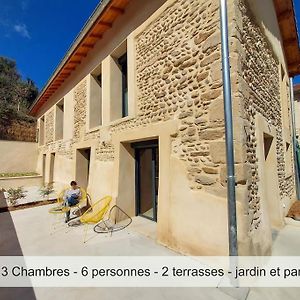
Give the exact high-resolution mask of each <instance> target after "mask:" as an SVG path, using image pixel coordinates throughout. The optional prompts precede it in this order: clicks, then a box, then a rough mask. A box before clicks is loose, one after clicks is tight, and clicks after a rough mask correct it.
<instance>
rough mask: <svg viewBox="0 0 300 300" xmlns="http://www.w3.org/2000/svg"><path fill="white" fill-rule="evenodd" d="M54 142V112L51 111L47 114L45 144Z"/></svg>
mask: <svg viewBox="0 0 300 300" xmlns="http://www.w3.org/2000/svg"><path fill="white" fill-rule="evenodd" d="M53 141H54V110H53V109H51V110H50V111H49V112H48V113H47V114H46V120H45V143H46V144H49V143H52V142H53Z"/></svg>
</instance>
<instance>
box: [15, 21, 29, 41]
mask: <svg viewBox="0 0 300 300" xmlns="http://www.w3.org/2000/svg"><path fill="white" fill-rule="evenodd" d="M14 30H15V31H16V32H18V33H19V34H20V35H21V36H22V37H24V38H27V39H30V38H31V37H30V34H29V32H28V30H27V26H26V25H25V24H16V25H14Z"/></svg>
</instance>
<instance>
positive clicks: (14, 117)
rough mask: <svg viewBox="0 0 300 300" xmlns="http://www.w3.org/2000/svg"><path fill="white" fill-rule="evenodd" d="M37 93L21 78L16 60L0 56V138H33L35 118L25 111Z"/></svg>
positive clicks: (32, 85)
mask: <svg viewBox="0 0 300 300" xmlns="http://www.w3.org/2000/svg"><path fill="white" fill-rule="evenodd" d="M37 94H38V88H37V87H36V86H35V84H34V82H33V81H32V80H31V79H29V78H27V79H23V78H22V76H21V74H20V73H19V71H18V70H17V66H16V62H15V61H13V60H11V59H9V58H5V57H1V56H0V139H4V140H21V141H34V140H35V130H36V129H35V119H34V118H32V117H30V116H28V115H27V112H28V109H29V107H30V105H31V104H32V102H33V101H34V99H35V98H36V96H37Z"/></svg>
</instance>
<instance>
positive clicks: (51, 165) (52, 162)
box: [48, 153, 55, 184]
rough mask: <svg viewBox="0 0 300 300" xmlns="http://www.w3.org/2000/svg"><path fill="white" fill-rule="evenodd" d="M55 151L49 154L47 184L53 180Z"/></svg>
mask: <svg viewBox="0 0 300 300" xmlns="http://www.w3.org/2000/svg"><path fill="white" fill-rule="evenodd" d="M54 166H55V153H51V154H50V168H49V182H48V183H49V184H53V182H54Z"/></svg>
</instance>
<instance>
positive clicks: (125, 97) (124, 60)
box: [118, 53, 128, 118]
mask: <svg viewBox="0 0 300 300" xmlns="http://www.w3.org/2000/svg"><path fill="white" fill-rule="evenodd" d="M118 63H119V65H120V69H121V74H122V117H123V118H124V117H127V116H128V81H127V53H125V54H123V55H122V56H121V57H120V58H119V59H118Z"/></svg>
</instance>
